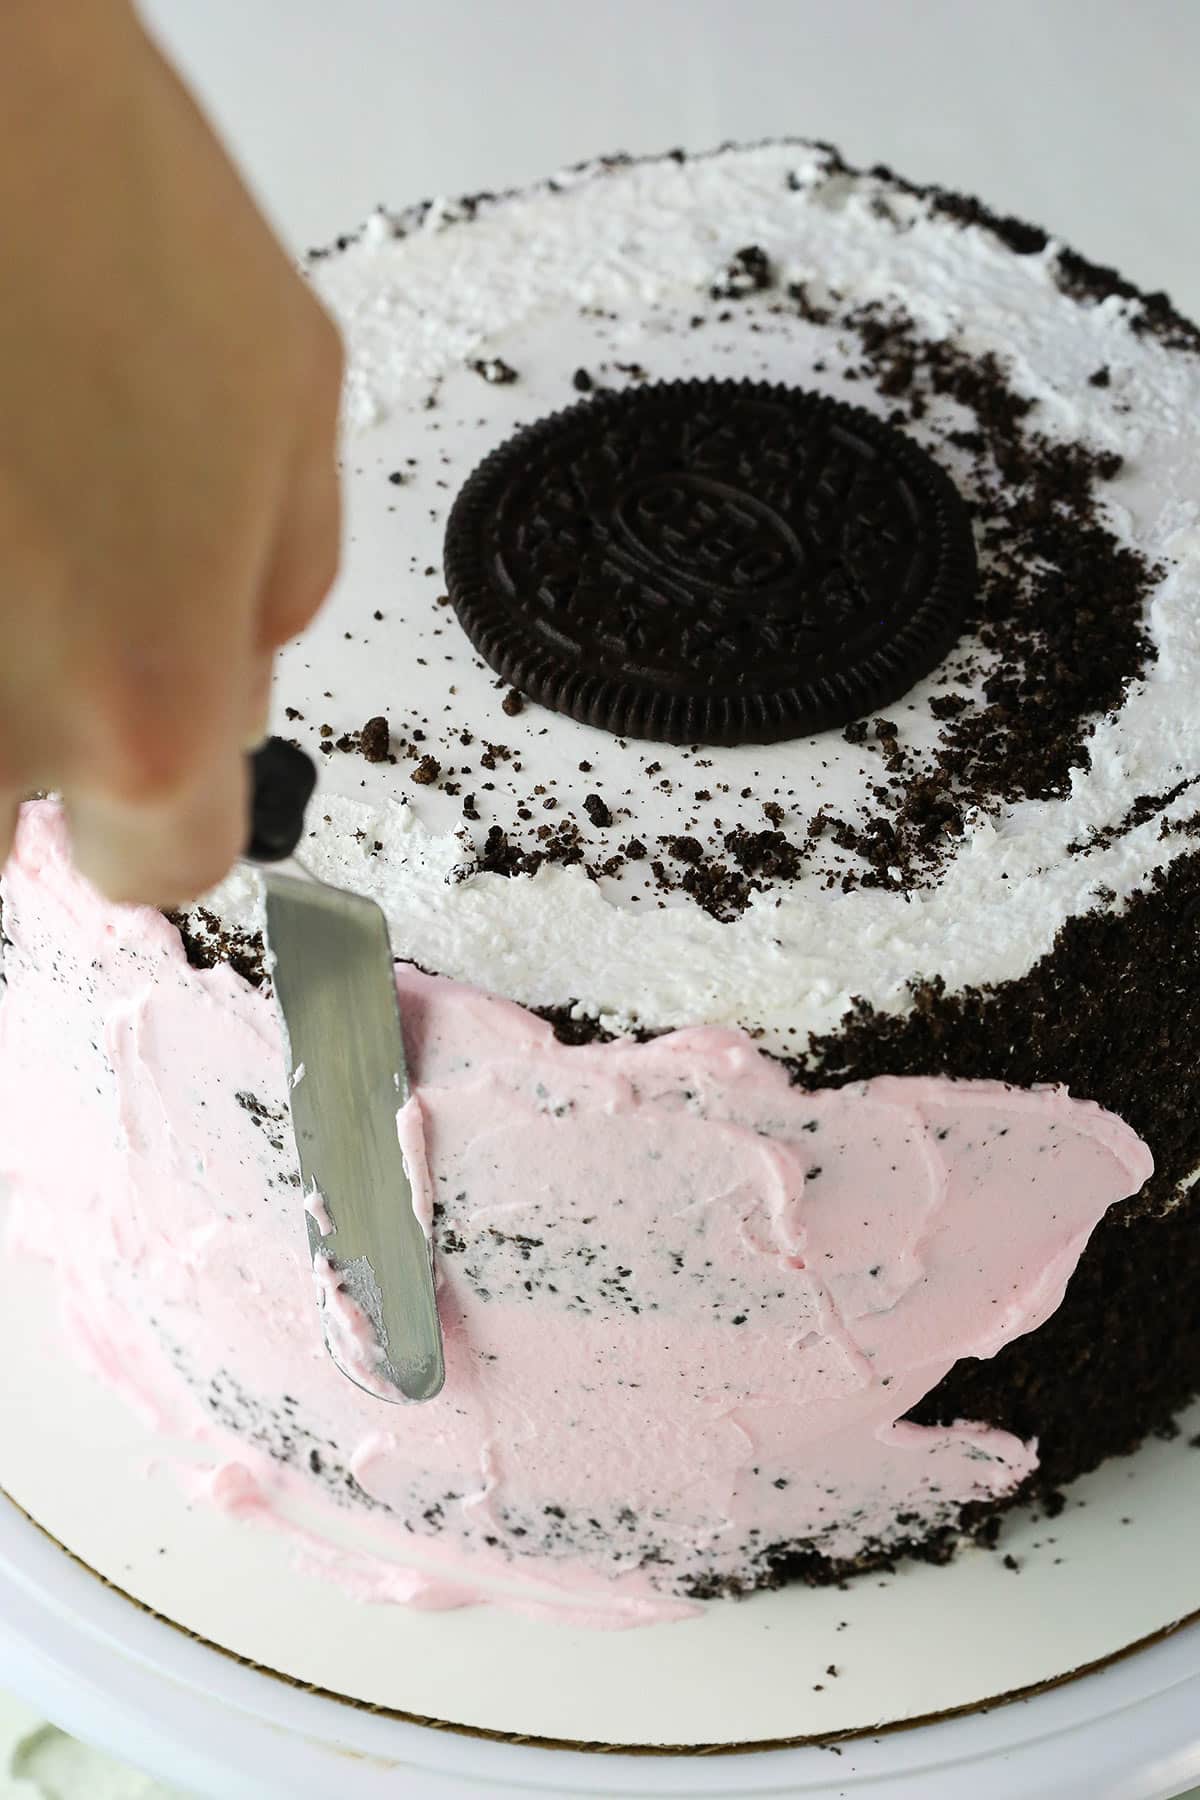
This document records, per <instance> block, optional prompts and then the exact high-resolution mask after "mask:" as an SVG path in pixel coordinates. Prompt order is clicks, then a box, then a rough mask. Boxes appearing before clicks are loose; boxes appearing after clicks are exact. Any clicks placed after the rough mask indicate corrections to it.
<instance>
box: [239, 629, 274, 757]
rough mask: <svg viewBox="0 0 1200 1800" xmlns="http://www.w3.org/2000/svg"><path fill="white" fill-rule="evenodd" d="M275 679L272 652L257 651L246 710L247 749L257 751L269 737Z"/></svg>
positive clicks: (251, 661) (251, 668)
mask: <svg viewBox="0 0 1200 1800" xmlns="http://www.w3.org/2000/svg"><path fill="white" fill-rule="evenodd" d="M274 678H275V658H274V656H273V655H272V654H271V652H270V651H266V652H263V651H256V652H255V654H254V655H253V656H252V657H251V659H250V697H249V701H248V702H247V709H246V718H247V725H246V737H245V748H246V749H247V750H257V748H258V746H259V745H260V744H261V743H262V741H263V739H264V738H265V737H266V735H267V731H268V728H269V726H270V720H271V683H272V681H273V680H274Z"/></svg>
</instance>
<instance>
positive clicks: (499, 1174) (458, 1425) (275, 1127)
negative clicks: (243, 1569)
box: [0, 803, 1151, 1623]
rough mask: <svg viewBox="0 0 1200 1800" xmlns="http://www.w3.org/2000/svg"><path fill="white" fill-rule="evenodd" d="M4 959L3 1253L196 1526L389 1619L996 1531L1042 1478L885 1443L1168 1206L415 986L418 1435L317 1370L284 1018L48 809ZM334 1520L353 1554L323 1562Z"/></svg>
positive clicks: (345, 1326)
mask: <svg viewBox="0 0 1200 1800" xmlns="http://www.w3.org/2000/svg"><path fill="white" fill-rule="evenodd" d="M5 924H6V930H7V932H8V935H9V936H10V937H11V939H12V943H13V948H12V949H11V950H10V951H9V953H8V957H7V964H6V967H7V973H8V978H9V991H8V994H7V997H6V1000H5V1003H4V1006H3V1007H2V1008H0V1157H2V1158H3V1164H4V1167H5V1169H6V1172H7V1173H8V1174H9V1175H10V1177H11V1179H12V1182H13V1187H14V1209H13V1218H12V1227H11V1242H12V1245H13V1246H14V1248H16V1249H17V1250H22V1249H23V1250H26V1251H31V1252H34V1253H37V1254H39V1255H42V1256H44V1257H48V1258H49V1259H50V1261H51V1263H52V1264H53V1266H54V1269H55V1271H56V1275H57V1279H58V1283H59V1290H60V1293H61V1295H62V1300H63V1306H64V1312H65V1314H66V1315H67V1316H68V1318H69V1319H70V1321H71V1339H72V1341H73V1342H74V1343H77V1344H81V1345H83V1346H85V1347H86V1349H87V1353H88V1356H89V1361H90V1365H91V1366H92V1367H93V1368H94V1369H95V1370H96V1371H97V1373H98V1374H100V1375H102V1376H103V1377H104V1378H105V1379H108V1380H110V1381H112V1382H115V1383H116V1384H117V1385H119V1386H120V1387H121V1388H122V1390H123V1391H124V1392H125V1393H127V1394H128V1395H129V1397H130V1399H131V1400H132V1401H134V1402H135V1403H137V1404H138V1405H139V1406H140V1407H141V1408H142V1410H143V1412H144V1413H145V1414H146V1416H147V1417H148V1418H150V1419H152V1420H153V1421H154V1422H156V1423H158V1424H160V1425H162V1426H163V1427H164V1428H165V1427H166V1426H168V1425H169V1426H170V1428H171V1429H173V1430H175V1431H179V1430H181V1429H185V1430H187V1431H188V1432H189V1434H190V1435H191V1436H192V1437H193V1438H194V1439H196V1440H197V1441H198V1442H200V1443H203V1444H206V1445H208V1446H209V1447H210V1450H211V1455H212V1458H213V1461H214V1463H215V1464H216V1465H217V1474H216V1476H215V1477H214V1478H213V1480H212V1481H211V1483H210V1487H209V1495H210V1498H211V1499H212V1500H213V1501H214V1502H216V1503H218V1504H220V1505H222V1506H223V1507H225V1509H226V1510H228V1511H232V1512H234V1513H238V1514H248V1515H250V1516H252V1517H254V1518H255V1519H257V1520H259V1521H263V1520H274V1521H275V1522H276V1523H277V1524H281V1525H283V1526H284V1528H286V1529H288V1530H289V1531H291V1532H292V1533H293V1535H294V1536H295V1539H296V1542H297V1544H298V1546H299V1548H300V1549H301V1550H302V1551H303V1553H304V1555H305V1557H306V1559H307V1561H308V1563H309V1565H310V1566H314V1567H320V1568H321V1569H322V1570H323V1571H324V1572H325V1573H327V1574H328V1575H330V1577H331V1578H333V1579H338V1580H342V1581H343V1582H344V1584H345V1585H346V1586H347V1587H349V1588H350V1589H351V1591H354V1592H356V1593H360V1594H363V1595H364V1596H368V1595H369V1596H370V1597H373V1598H379V1599H393V1600H394V1599H403V1600H409V1601H412V1602H413V1603H416V1604H424V1605H437V1604H449V1603H452V1602H457V1601H461V1600H462V1599H464V1598H476V1597H480V1596H481V1595H483V1594H484V1593H488V1594H489V1595H490V1596H491V1597H496V1596H495V1593H494V1589H495V1588H496V1586H497V1585H498V1586H499V1587H500V1588H501V1589H502V1590H503V1592H502V1594H501V1597H502V1598H504V1599H506V1600H508V1601H510V1602H512V1603H515V1604H524V1605H539V1606H541V1605H544V1606H548V1607H551V1608H553V1609H556V1610H561V1609H562V1607H563V1605H564V1603H567V1602H569V1603H571V1604H573V1605H574V1606H575V1608H576V1610H577V1612H578V1613H580V1614H581V1616H586V1617H587V1618H588V1619H591V1620H596V1621H598V1622H599V1621H602V1622H608V1623H613V1622H626V1621H629V1620H634V1619H641V1618H646V1617H658V1616H670V1615H671V1614H672V1613H675V1612H678V1611H679V1610H680V1602H679V1599H678V1595H679V1594H680V1592H681V1591H686V1590H687V1589H688V1588H689V1587H690V1586H691V1585H692V1584H693V1583H695V1582H697V1581H701V1582H707V1581H711V1580H717V1581H723V1580H726V1579H733V1580H741V1579H744V1578H747V1577H752V1576H753V1573H754V1570H755V1567H756V1566H757V1565H758V1563H759V1559H760V1557H761V1555H762V1553H763V1552H765V1551H766V1550H768V1549H769V1548H770V1547H771V1546H774V1545H780V1544H802V1545H804V1546H806V1547H809V1548H811V1549H813V1550H816V1551H818V1552H820V1553H822V1554H825V1555H828V1556H833V1557H838V1558H848V1557H853V1556H855V1555H856V1554H857V1553H859V1552H860V1551H861V1550H862V1549H863V1548H864V1547H865V1546H868V1545H884V1546H886V1545H887V1544H888V1543H889V1542H894V1541H897V1540H899V1539H903V1538H908V1537H912V1536H913V1535H919V1534H920V1533H921V1532H922V1531H924V1530H928V1529H932V1528H933V1527H935V1526H937V1525H940V1524H942V1523H946V1522H950V1521H952V1520H953V1519H954V1518H955V1517H956V1516H957V1514H958V1512H959V1509H960V1508H961V1507H962V1506H963V1505H964V1504H965V1503H966V1502H968V1501H972V1500H987V1499H991V1498H994V1497H996V1496H1001V1495H1005V1494H1007V1493H1009V1492H1011V1491H1012V1490H1013V1489H1014V1488H1015V1487H1016V1486H1017V1485H1018V1484H1019V1483H1020V1482H1021V1481H1022V1480H1023V1479H1024V1478H1025V1477H1026V1476H1027V1475H1028V1474H1029V1472H1030V1471H1031V1470H1032V1469H1033V1468H1035V1467H1036V1463H1037V1456H1036V1446H1035V1445H1033V1444H1030V1443H1023V1442H1021V1441H1020V1440H1019V1439H1017V1438H1015V1437H1013V1436H1011V1435H1009V1434H1008V1433H1006V1432H1003V1431H999V1430H995V1429H992V1428H989V1427H988V1426H986V1425H982V1424H977V1423H972V1422H970V1421H960V1422H957V1423H955V1424H953V1425H948V1426H945V1427H941V1428H936V1429H935V1428H928V1427H923V1426H917V1425H913V1424H909V1423H905V1422H904V1415H905V1414H906V1413H907V1412H908V1411H909V1410H910V1409H911V1408H912V1407H913V1406H914V1405H915V1403H916V1402H917V1401H918V1400H919V1399H920V1398H921V1397H922V1396H923V1395H925V1394H926V1393H928V1392H929V1390H930V1389H931V1388H932V1387H934V1386H935V1385H936V1384H937V1382H938V1381H940V1380H941V1378H942V1376H943V1375H944V1374H945V1373H946V1372H947V1371H948V1370H949V1369H950V1368H951V1366H952V1365H953V1364H954V1363H955V1362H956V1361H957V1360H958V1359H959V1358H960V1357H964V1356H980V1357H986V1356H992V1355H994V1354H995V1352H996V1351H997V1350H998V1349H999V1348H1000V1347H1001V1346H1002V1345H1003V1344H1005V1343H1008V1342H1009V1341H1010V1340H1011V1339H1013V1338H1014V1337H1017V1336H1019V1335H1020V1334H1021V1333H1023V1332H1027V1331H1030V1330H1033V1329H1034V1328H1035V1327H1036V1326H1038V1325H1039V1324H1041V1323H1042V1322H1043V1321H1044V1320H1045V1319H1046V1318H1048V1317H1049V1316H1050V1314H1051V1313H1052V1312H1053V1311H1054V1309H1055V1308H1056V1307H1057V1306H1058V1304H1059V1302H1060V1301H1061V1299H1062V1295H1063V1292H1064V1289H1065V1286H1066V1283H1067V1281H1068V1279H1069V1277H1070V1275H1071V1272H1072V1270H1073V1269H1074V1268H1075V1265H1076V1263H1077V1261H1078V1259H1079V1256H1080V1253H1081V1251H1082V1249H1083V1247H1084V1245H1085V1244H1086V1242H1087V1239H1088V1236H1089V1234H1090V1233H1091V1231H1092V1230H1093V1228H1094V1227H1095V1225H1096V1223H1097V1221H1098V1220H1099V1219H1100V1218H1101V1216H1102V1215H1103V1214H1104V1212H1105V1211H1106V1209H1107V1208H1108V1207H1109V1206H1110V1205H1111V1204H1112V1203H1113V1202H1114V1201H1118V1200H1120V1199H1122V1198H1124V1197H1126V1196H1128V1195H1130V1194H1132V1193H1134V1192H1136V1190H1137V1189H1138V1188H1139V1187H1140V1186H1141V1184H1142V1183H1143V1182H1144V1181H1145V1179H1146V1177H1147V1176H1148V1175H1149V1173H1150V1171H1151V1158H1150V1155H1149V1152H1148V1151H1147V1149H1146V1146H1145V1145H1144V1144H1143V1143H1142V1142H1141V1140H1140V1139H1139V1138H1138V1137H1137V1136H1136V1135H1135V1134H1134V1133H1133V1132H1132V1131H1131V1130H1130V1129H1129V1128H1128V1127H1127V1126H1125V1125H1124V1124H1123V1123H1122V1122H1121V1121H1120V1120H1119V1119H1116V1118H1114V1117H1113V1116H1112V1115H1111V1114H1108V1113H1106V1112H1104V1111H1103V1110H1102V1109H1101V1108H1100V1107H1098V1106H1096V1105H1094V1104H1092V1103H1090V1102H1087V1101H1079V1100H1073V1099H1071V1098H1070V1097H1069V1096H1068V1095H1067V1093H1066V1092H1065V1090H1063V1089H1061V1088H1044V1089H1038V1090H1036V1091H1033V1092H1027V1091H1022V1090H1018V1089H1013V1088H1008V1087H1004V1086H1002V1085H999V1084H997V1083H992V1082H975V1081H951V1080H944V1079H938V1080H933V1079H929V1080H926V1079H894V1078H882V1079H878V1080H874V1081H869V1082H865V1083H856V1084H853V1085H850V1086H846V1087H842V1088H838V1089H825V1090H821V1091H818V1092H815V1093H810V1092H806V1091H804V1090H803V1089H801V1088H798V1087H796V1086H794V1085H792V1084H791V1082H790V1080H789V1078H788V1074H787V1072H786V1070H785V1069H784V1068H783V1067H782V1065H780V1064H779V1063H778V1062H775V1061H773V1060H771V1059H770V1058H768V1057H766V1056H764V1055H763V1054H761V1053H760V1052H759V1051H758V1050H756V1049H755V1047H754V1045H753V1043H752V1042H751V1041H750V1040H749V1039H748V1038H747V1037H745V1036H744V1035H743V1034H740V1033H737V1032H730V1031H725V1030H711V1029H697V1030H689V1031H676V1032H672V1033H670V1034H668V1035H666V1036H664V1037H661V1038H658V1039H655V1040H653V1041H651V1042H649V1043H645V1044H637V1043H633V1042H629V1041H621V1042H617V1043H613V1044H607V1045H597V1046H588V1047H571V1048H568V1047H566V1046H564V1045H562V1044H561V1043H559V1042H558V1041H557V1040H556V1039H555V1037H554V1035H553V1033H552V1032H551V1030H550V1029H549V1027H548V1026H546V1025H544V1024H543V1023H542V1022H541V1021H540V1020H538V1019H536V1018H534V1017H532V1016H531V1015H529V1014H528V1013H527V1012H525V1011H523V1010H522V1009H520V1008H519V1007H516V1006H513V1005H511V1004H509V1003H507V1002H505V1001H501V1000H497V999H495V998H492V997H490V996H488V995H485V994H482V993H479V992H476V991H474V990H471V989H468V988H464V987H461V986H457V985H455V984H454V983H452V982H449V981H445V980H441V979H438V978H435V977H429V976H425V975H421V974H418V973H417V972H415V971H413V970H407V969H406V970H403V971H402V972H401V973H400V976H399V988H400V997H401V1004H402V1008H403V1014H404V1020H405V1030H406V1039H407V1044H408V1051H409V1060H410V1065H411V1070H412V1075H413V1080H414V1084H415V1094H414V1099H413V1101H412V1102H410V1105H409V1107H408V1108H406V1109H405V1113H404V1114H403V1115H402V1116H401V1120H400V1129H401V1136H402V1142H403V1143H404V1146H405V1154H406V1159H407V1161H408V1163H409V1166H410V1171H411V1173H412V1175H413V1177H414V1182H415V1185H416V1189H417V1196H418V1210H419V1211H420V1212H421V1213H422V1215H423V1216H424V1217H425V1219H426V1220H427V1221H429V1222H430V1224H431V1228H432V1230H433V1233H434V1237H435V1242H436V1244H437V1251H438V1280H439V1295H440V1307H441V1312H442V1318H443V1323H444V1327H445V1334H446V1359H447V1381H446V1387H445V1391H444V1393H443V1394H442V1395H441V1396H440V1397H439V1398H438V1399H437V1400H435V1401H433V1402H431V1403H429V1404H427V1405H424V1406H420V1407H412V1408H396V1407H394V1406H392V1405H389V1404H386V1403H384V1402H381V1401H377V1400H375V1399H373V1398H372V1397H371V1396H370V1395H368V1394H363V1393H360V1392H359V1391H358V1390H357V1389H355V1388H354V1387H353V1386H351V1385H350V1384H349V1383H348V1382H346V1381H345V1380H344V1378H343V1377H342V1376H341V1375H339V1374H338V1372H337V1370H336V1369H335V1368H334V1367H333V1365H332V1363H331V1362H330V1360H329V1358H328V1357H327V1356H326V1354H325V1352H324V1349H323V1345H322V1341H321V1331H320V1324H319V1315H318V1309H317V1306H316V1304H315V1297H314V1289H313V1271H312V1268H311V1265H310V1260H309V1256H308V1251H307V1245H306V1238H305V1228H304V1204H305V1202H304V1198H303V1196H302V1194H301V1192H300V1188H299V1178H298V1176H297V1174H296V1170H295V1164H294V1156H293V1152H292V1146H291V1140H290V1135H289V1127H288V1123H287V1117H286V1110H285V1109H286V1082H285V1077H284V1072H283V1058H282V1050H281V1044H280V1037H279V1031H278V1027H277V1024H276V1021H275V1017H274V1013H273V1009H272V1005H271V1002H270V1000H269V999H268V998H267V997H266V996H264V995H263V994H261V993H258V992H255V991H254V990H253V989H251V988H250V987H248V986H247V985H246V984H245V983H244V982H243V981H241V980H240V979H239V978H238V977H237V976H236V975H234V974H233V973H232V972H231V971H230V970H229V969H228V968H224V967H220V968H216V969H213V970H209V971H197V970H194V969H192V968H190V967H189V966H188V964H187V962H186V960H185V959H184V957H183V955H182V951H181V948H180V945H179V941H178V938H177V935H176V933H175V932H174V930H173V928H172V927H171V926H170V925H169V924H168V923H167V921H166V920H164V919H162V918H161V917H160V916H159V915H158V914H156V913H154V912H151V911H148V910H145V909H116V908H111V907H108V906H106V905H105V904H103V903H102V902H101V901H100V900H99V899H98V898H97V897H96V896H95V895H94V893H93V892H92V891H91V890H90V889H89V888H88V887H87V886H86V885H85V884H84V883H83V882H82V881H81V880H80V879H79V878H78V877H77V876H76V875H75V874H74V872H73V871H72V869H71V868H70V865H69V862H68V860H67V856H66V851H65V845H64V840H63V832H62V826H61V821H60V819H59V817H58V814H57V811H56V809H55V808H53V807H52V806H50V805H49V804H45V803H42V804H38V805H34V806H31V807H29V808H27V809H26V812H25V816H24V819H23V822H22V827H21V833H20V838H19V845H18V850H17V853H16V855H15V857H14V859H13V861H12V863H11V865H10V868H9V871H8V876H7V884H6V912H5ZM68 1120H69V1121H70V1126H71V1128H70V1129H69V1130H67V1129H64V1123H65V1122H66V1121H68ZM308 1204H309V1210H310V1211H311V1212H313V1213H314V1216H315V1217H317V1218H318V1219H319V1218H320V1202H319V1199H316V1198H315V1197H314V1198H312V1199H310V1200H309V1203H308ZM318 1261H319V1262H321V1261H323V1259H320V1258H319V1259H318ZM318 1274H319V1278H320V1279H321V1280H322V1282H323V1285H324V1287H325V1291H326V1302H327V1305H329V1306H331V1307H334V1308H335V1309H336V1308H338V1307H339V1306H340V1305H341V1302H342V1301H344V1300H345V1297H344V1296H341V1297H340V1299H339V1294H338V1291H337V1289H336V1284H335V1283H333V1282H331V1281H330V1280H329V1276H328V1271H327V1269H325V1270H319V1271H318ZM351 1304H352V1303H351ZM341 1311H342V1312H345V1307H344V1306H342V1307H341ZM339 1318H340V1319H341V1323H340V1327H339V1328H340V1329H342V1330H343V1331H344V1332H345V1333H347V1334H348V1337H349V1339H350V1340H351V1344H350V1352H351V1353H354V1354H358V1353H359V1351H361V1352H362V1354H363V1355H364V1356H365V1355H366V1354H367V1352H366V1351H365V1350H363V1348H362V1346H358V1349H357V1350H356V1349H355V1341H356V1340H355V1333H356V1331H357V1328H358V1324H359V1322H358V1321H356V1320H355V1319H354V1318H353V1317H352V1316H351V1315H350V1314H348V1313H347V1314H346V1316H345V1317H344V1318H342V1317H341V1314H340V1313H339ZM301 1504H303V1506H305V1507H307V1508H308V1513H307V1519H308V1523H306V1524H305V1525H304V1526H303V1527H301V1526H299V1525H298V1524H296V1523H295V1520H294V1518H293V1517H292V1516H291V1512H294V1510H295V1508H296V1506H298V1505H301ZM333 1504H336V1505H337V1506H338V1507H339V1509H340V1513H341V1516H342V1517H343V1518H344V1517H346V1516H351V1517H353V1518H354V1519H355V1520H356V1521H357V1522H358V1524H359V1525H360V1526H361V1528H362V1531H363V1532H364V1533H365V1534H367V1536H368V1537H369V1539H370V1546H369V1548H368V1549H365V1550H360V1551H356V1552H355V1553H354V1554H353V1555H350V1554H349V1553H348V1552H344V1551H342V1550H338V1549H334V1548H333V1547H332V1546H331V1545H330V1544H329V1543H328V1542H325V1541H324V1540H322V1538H321V1533H320V1527H319V1523H318V1524H317V1525H315V1526H314V1525H313V1523H312V1518H313V1514H314V1509H315V1510H316V1513H317V1515H318V1518H319V1516H320V1509H321V1508H326V1507H328V1506H330V1505H333ZM289 1509H291V1512H289ZM414 1546H416V1555H415V1556H414ZM415 1561H420V1562H421V1563H422V1564H423V1567H422V1568H421V1569H419V1570H418V1569H416V1568H415Z"/></svg>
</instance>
